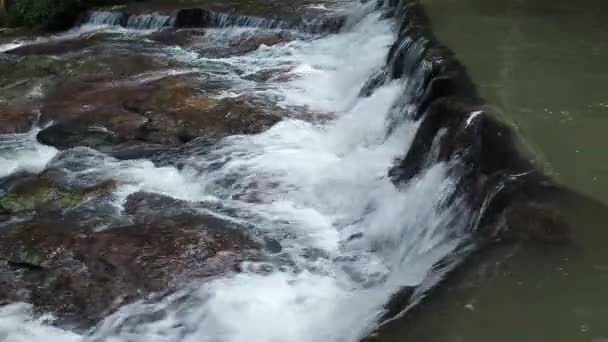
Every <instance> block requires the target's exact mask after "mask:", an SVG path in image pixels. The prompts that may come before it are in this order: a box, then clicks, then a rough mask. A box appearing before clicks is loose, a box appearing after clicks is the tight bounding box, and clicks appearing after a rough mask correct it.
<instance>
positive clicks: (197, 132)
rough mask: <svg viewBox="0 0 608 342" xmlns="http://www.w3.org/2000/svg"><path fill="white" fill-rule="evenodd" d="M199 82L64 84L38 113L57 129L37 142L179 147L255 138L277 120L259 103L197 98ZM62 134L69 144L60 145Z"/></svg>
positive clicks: (184, 79) (185, 79)
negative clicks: (210, 139)
mask: <svg viewBox="0 0 608 342" xmlns="http://www.w3.org/2000/svg"><path fill="white" fill-rule="evenodd" d="M200 83H201V81H200V80H197V79H196V78H194V77H189V76H178V77H164V78H161V79H159V80H153V81H149V82H145V81H143V82H139V81H134V82H132V83H131V82H126V83H124V84H122V85H121V84H101V85H99V84H95V83H69V84H66V85H65V86H64V87H62V88H60V89H58V90H56V91H55V92H54V93H53V94H52V95H51V96H50V99H49V100H48V101H47V102H46V103H45V104H44V106H43V107H42V110H41V112H42V121H50V120H53V121H55V122H58V123H61V125H58V126H56V127H51V128H49V129H48V130H47V131H46V132H41V134H40V138H41V139H42V140H40V141H41V142H44V143H47V144H50V145H52V146H55V147H57V148H70V147H73V146H89V147H93V148H100V146H107V145H108V144H119V143H125V142H129V141H137V140H139V141H142V142H147V143H152V144H162V145H180V144H183V143H185V142H188V141H190V140H192V139H194V138H196V137H201V136H206V137H215V138H220V137H223V136H226V135H231V134H252V133H258V132H261V131H263V130H265V129H267V128H268V127H270V126H272V125H273V124H275V123H276V122H278V121H280V120H281V115H280V112H279V110H278V108H275V107H271V106H269V105H268V104H266V103H263V102H262V101H261V100H255V99H249V98H244V97H241V98H224V99H216V98H213V97H210V96H207V95H205V94H203V93H201V92H200V90H198V89H197V88H198V87H204V84H202V85H201V84H200ZM92 127H93V128H92ZM101 127H103V128H105V130H101V129H100V128H101ZM63 135H65V136H67V137H68V139H65V140H62V139H61V136H63Z"/></svg>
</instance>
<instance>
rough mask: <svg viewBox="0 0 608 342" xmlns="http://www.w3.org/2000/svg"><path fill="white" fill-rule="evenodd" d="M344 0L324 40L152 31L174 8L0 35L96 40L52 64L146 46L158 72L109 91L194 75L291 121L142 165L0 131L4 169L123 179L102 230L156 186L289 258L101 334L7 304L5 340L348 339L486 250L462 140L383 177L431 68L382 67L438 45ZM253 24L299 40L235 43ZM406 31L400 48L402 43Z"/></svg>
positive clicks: (195, 291) (161, 302)
mask: <svg viewBox="0 0 608 342" xmlns="http://www.w3.org/2000/svg"><path fill="white" fill-rule="evenodd" d="M387 6H388V5H387ZM334 7H335V8H334ZM334 7H332V11H335V12H336V13H340V14H341V15H345V16H346V17H347V19H346V22H345V24H344V26H343V28H342V29H341V30H340V32H338V33H331V34H318V33H311V31H308V32H307V31H306V30H297V29H293V28H290V27H288V25H282V24H280V23H279V22H273V21H270V22H260V21H256V20H254V19H255V18H253V17H248V18H245V19H243V20H241V21H238V20H230V19H228V17H217V18H216V17H213V19H212V21H213V22H214V23H215V24H214V25H213V26H215V27H213V28H208V29H206V30H205V34H204V35H201V36H200V37H199V38H197V39H199V40H198V41H197V44H198V45H197V47H198V48H200V49H198V50H196V49H188V48H182V47H178V46H170V45H163V44H160V43H158V42H157V41H155V40H153V39H151V38H150V37H151V36H150V35H153V34H156V33H158V32H162V31H163V30H167V29H170V28H171V27H172V26H173V25H175V19H174V18H172V17H170V16H165V15H162V14H158V13H153V14H141V15H133V16H130V17H129V18H122V17H121V16H120V15H118V14H116V13H112V12H106V11H100V12H95V13H93V14H92V15H91V16H90V18H89V19H88V21H87V22H85V23H83V24H82V26H80V27H78V28H75V29H73V30H71V31H68V32H66V33H63V34H59V35H55V36H49V37H45V38H39V39H37V40H23V41H20V42H9V43H7V44H5V45H0V51H5V50H10V49H12V48H14V47H16V46H19V45H21V46H22V47H27V45H28V44H34V43H40V42H50V43H54V42H57V41H63V40H70V39H72V38H74V37H83V36H91V37H101V38H98V40H95V41H93V43H91V44H92V45H91V47H89V48H88V50H83V51H80V52H69V53H66V54H63V55H60V56H58V57H54V58H56V59H55V60H54V61H55V62H56V61H58V60H61V59H65V61H66V63H67V64H66V65H68V67H74V65H76V64H77V63H76V62H74V61H80V62H82V63H84V62H83V61H86V60H88V59H90V58H92V61H96V60H98V59H99V60H104V58H106V57H108V56H109V58H110V59H111V58H113V56H116V58H122V56H125V55H129V56H131V55H137V54H147V55H149V56H154V58H155V59H156V60H158V61H161V64H162V65H163V67H162V68H160V69H159V70H153V71H143V72H141V73H134V74H133V75H127V76H126V77H124V78H122V79H118V80H117V79H113V80H111V82H108V84H110V85H111V86H118V85H125V84H126V85H127V86H129V87H131V86H133V87H138V86H142V87H144V86H145V85H147V84H149V83H153V82H156V81H158V80H162V79H164V78H167V77H182V76H184V77H192V79H196V80H198V81H200V82H202V83H201V87H205V84H206V85H209V84H212V85H216V87H215V89H209V90H208V91H207V92H206V93H205V95H206V96H208V97H210V98H212V99H213V100H214V101H221V100H223V99H236V98H241V97H243V96H247V97H249V98H256V99H260V100H261V101H262V102H263V103H270V104H272V108H275V109H276V108H278V109H277V110H280V111H281V112H282V113H283V115H284V117H283V119H282V120H281V121H280V122H278V123H276V124H275V125H273V126H272V127H271V128H269V129H268V130H265V131H263V132H261V133H256V134H250V135H242V134H236V135H228V136H225V137H223V138H221V139H219V140H217V141H213V142H211V143H210V142H209V140H208V139H202V138H201V139H193V140H191V141H189V142H187V143H186V144H184V145H182V146H180V147H179V148H176V149H170V150H167V151H165V150H163V151H161V152H160V153H158V154H155V155H154V157H153V158H148V159H146V158H136V159H129V158H118V157H116V155H113V154H112V153H110V152H111V151H110V152H108V151H106V150H102V149H98V150H95V149H91V148H89V147H82V146H80V147H74V148H66V149H61V148H59V149H56V148H53V147H50V146H46V145H42V144H41V143H39V142H37V141H36V135H37V133H38V132H39V131H40V129H43V128H45V127H47V126H48V125H49V123H40V124H38V126H40V127H35V128H33V130H32V131H30V132H28V133H18V134H5V135H0V178H4V177H8V176H11V175H16V174H18V173H19V172H28V173H40V172H42V171H43V170H45V169H49V170H54V171H53V172H54V173H53V175H58V176H57V177H60V178H61V179H62V182H65V183H66V184H68V185H69V186H74V187H87V186H91V185H93V184H97V183H100V182H105V181H112V182H115V184H116V188H115V189H114V191H113V192H112V194H111V196H108V197H106V198H103V199H101V200H100V202H92V203H89V204H88V205H93V210H94V213H95V214H94V216H95V217H96V218H95V219H91V220H92V221H91V222H96V223H99V222H101V224H99V227H98V228H99V229H104V228H105V226H107V225H112V224H113V222H118V223H119V224H122V223H123V222H125V221H124V220H125V218H124V217H123V210H124V205H125V202H126V201H127V198H128V197H129V196H130V195H133V194H135V193H137V192H141V191H145V192H148V193H155V194H160V195H164V196H169V197H171V198H173V199H176V200H182V201H185V202H187V203H191V205H192V208H191V209H192V210H195V211H198V212H201V213H204V214H205V215H211V216H214V217H217V218H219V219H222V220H225V221H227V222H233V223H235V224H238V225H239V226H240V227H243V228H242V229H247V230H248V232H249V233H251V234H253V235H255V236H258V237H260V239H265V240H272V241H278V243H280V251H278V252H277V251H275V252H272V253H267V255H265V257H264V258H263V260H262V261H256V260H254V261H246V262H243V263H242V264H241V265H240V272H227V273H225V274H220V275H217V276H214V277H212V278H210V279H204V280H201V281H197V280H195V281H192V282H190V283H188V284H187V285H184V286H181V287H180V288H179V289H178V290H177V291H175V292H173V293H170V294H167V295H163V296H158V297H154V296H150V298H149V299H146V300H140V301H136V302H134V303H130V304H126V305H123V306H122V307H120V309H118V310H117V311H116V312H113V313H111V314H110V315H109V316H108V317H106V318H105V319H104V320H103V321H102V322H100V323H98V324H96V325H95V326H94V327H92V328H90V329H68V328H65V327H63V326H55V325H52V324H51V323H52V317H51V316H50V315H46V316H42V317H39V316H38V315H34V314H33V312H32V307H31V305H29V304H25V303H22V304H11V305H8V306H4V307H0V341H6V342H26V341H27V342H38V341H40V342H54V341H74V342H76V341H78V342H81V341H82V342H85V341H90V342H95V341H109V342H110V341H111V342H144V341H145V342H177V341H183V342H194V341H197V342H199V341H209V342H219V341H226V342H242V341H260V342H261V341H269V342H270V341H290V342H292V341H293V342H309V341H336V342H338V341H339V342H354V341H360V340H362V339H364V338H366V337H367V336H369V335H370V334H371V333H372V332H373V331H374V330H375V329H377V328H378V326H379V325H381V324H383V322H385V321H386V320H387V319H391V318H394V317H395V316H401V315H403V314H405V313H407V312H408V311H409V310H411V309H412V308H414V307H415V306H416V304H418V303H419V302H420V300H422V299H423V298H424V297H425V295H426V293H427V291H428V290H430V289H431V288H433V287H434V286H435V285H437V284H438V283H439V282H440V281H441V280H442V279H443V277H444V276H445V275H446V274H447V273H448V272H449V271H451V270H452V269H453V268H454V267H455V266H457V265H458V264H459V263H460V262H461V261H462V260H463V258H464V257H465V256H467V255H468V254H469V252H471V251H472V250H473V248H474V247H476V246H477V245H476V243H475V239H474V237H473V234H472V233H473V232H474V231H475V230H476V229H477V228H478V227H477V224H478V223H479V221H480V218H481V213H482V212H483V211H484V210H485V205H486V204H487V203H486V197H484V196H486V195H482V196H481V197H482V198H483V199H484V200H483V201H481V200H478V199H477V197H474V198H473V197H469V196H468V194H466V193H465V194H463V192H462V189H463V188H465V189H469V188H467V186H468V185H463V184H468V183H466V182H468V180H467V179H468V178H467V176H466V175H467V172H468V171H462V172H460V171H458V172H455V171H454V170H460V169H459V168H458V166H454V165H459V164H458V162H459V160H458V159H459V158H460V157H462V158H463V159H466V158H468V154H467V153H469V149H466V150H465V152H462V153H460V152H459V153H460V154H459V153H456V152H454V153H455V155H456V156H457V157H454V158H452V159H451V160H450V161H445V160H442V159H441V158H440V157H439V156H440V155H442V153H444V151H443V150H441V149H440V148H439V147H437V146H438V145H437V144H438V143H437V141H439V140H442V137H443V136H447V135H448V133H446V130H445V129H440V130H439V132H438V133H437V137H436V138H435V139H434V140H433V143H432V144H431V145H432V146H431V147H430V150H429V151H428V154H429V156H431V157H435V156H436V158H435V159H433V158H431V157H429V158H427V160H426V161H425V162H424V168H422V169H421V170H419V172H418V173H417V174H416V175H415V176H414V177H412V178H411V179H410V180H408V181H407V182H405V181H404V182H402V183H401V184H399V185H396V181H395V177H394V175H392V177H391V176H389V170H390V169H391V168H393V167H394V166H395V165H396V161H398V160H400V159H401V158H403V157H404V154H405V153H406V152H407V151H408V150H409V149H410V145H411V144H412V142H413V141H414V139H415V137H416V134H417V132H418V129H419V128H420V125H421V121H420V120H417V119H418V118H417V114H416V111H417V110H418V109H419V108H418V106H422V103H424V100H421V99H422V98H424V96H423V95H424V94H423V93H425V89H424V87H425V86H426V85H427V83H426V82H427V81H428V78H429V77H430V76H428V75H429V74H430V73H431V71H429V70H430V69H429V67H428V66H427V65H426V64H424V63H421V66H418V65H417V64H416V66H409V68H410V69H411V70H405V71H403V70H401V74H398V72H397V71H386V70H388V69H386V68H387V67H386V64H387V56H393V60H392V61H391V59H390V58H389V68H393V69H395V70H397V69H399V67H398V66H395V65H397V64H398V62H396V61H395V60H396V59H397V58H398V57H399V56H397V57H395V51H397V53H398V52H399V51H400V50H399V49H404V50H403V51H407V55H406V56H400V57H403V59H404V60H408V58H410V59H415V58H419V56H416V55H415V54H416V53H417V52H422V51H423V50H424V49H425V48H426V46H427V45H426V44H431V43H428V42H427V41H426V40H424V41H417V40H416V39H414V38H412V39H409V38H405V39H404V38H403V37H398V36H399V34H400V33H401V34H403V32H404V31H401V32H399V30H398V27H397V28H396V26H398V25H397V23H396V20H395V19H394V18H387V17H388V16H387V15H386V13H385V11H383V10H382V9H378V8H376V2H375V1H373V2H370V3H366V4H362V3H360V2H359V1H353V2H352V3H338V4H337V5H336V6H334ZM323 8H325V7H324V6H323ZM260 32H263V33H268V34H275V33H277V32H287V33H288V34H289V37H290V40H288V41H285V42H282V43H279V44H273V45H269V46H267V45H261V46H259V47H258V48H257V49H253V50H252V51H246V52H245V53H238V54H237V53H230V51H232V50H230V49H232V48H233V45H231V43H230V42H232V41H234V40H242V39H243V37H249V36H252V37H253V36H256V35H259V34H260ZM282 34H283V33H282ZM397 39H402V41H401V43H400V44H397V45H393V44H394V42H395V41H396V40H397ZM431 42H432V41H431ZM391 46H393V49H392V51H389V50H391ZM395 46H397V48H395ZM405 47H407V49H405ZM210 51H212V52H213V53H210ZM218 51H219V52H218ZM20 63H21V62H20ZM62 63H63V62H62ZM100 63H101V62H100ZM104 63H105V62H104ZM393 64H394V65H393ZM417 68H418V69H417ZM274 70H287V71H288V74H289V75H288V76H289V77H288V78H286V79H280V80H279V79H270V80H268V81H259V80H257V79H255V78H254V77H253V76H255V75H260V74H261V73H264V72H267V71H274ZM93 73H95V71H93ZM383 73H384V74H383ZM391 73H392V76H387V75H389V74H391ZM379 75H383V77H381V78H379ZM15 81H18V82H16V83H13V84H8V83H3V84H2V87H3V88H0V89H1V90H0V91H2V90H4V91H5V92H6V93H5V94H7V95H3V96H4V97H3V98H2V99H0V103H1V101H5V102H9V101H11V100H12V99H11V98H10V96H12V95H8V94H9V93H10V94H13V91H15V92H16V93H19V92H22V93H27V94H30V95H29V96H31V97H32V98H39V97H44V95H45V94H44V93H45V91H46V90H47V89H51V88H52V87H53V86H54V83H53V82H55V80H54V79H53V78H52V77H48V76H45V75H40V77H38V78H31V79H30V80H27V81H22V80H15ZM372 81H373V82H372ZM21 90H23V91H21ZM364 95H368V96H364ZM15 96H17V95H15ZM269 108H270V107H269ZM480 115H482V113H481V112H473V113H471V115H470V116H469V117H468V119H466V121H465V124H464V126H463V127H464V128H463V129H465V130H468V129H473V128H471V127H474V126H475V124H476V122H477V121H478V117H479V116H480ZM311 116H313V117H315V118H316V117H319V118H322V119H311ZM94 129H95V132H101V133H99V134H104V133H103V132H105V131H104V130H105V129H104V128H101V127H95V128H94ZM466 160H467V162H468V159H466ZM464 164H466V163H464ZM510 171H511V170H510ZM512 171H516V170H512ZM519 176H520V174H517V176H513V179H515V178H516V177H519ZM488 179H491V177H488ZM476 181H477V180H476ZM479 182H481V181H479ZM499 188H500V187H499ZM484 189H485V188H484ZM484 191H485V190H484ZM0 195H1V193H0ZM488 196H489V195H488ZM490 197H491V196H490ZM471 198H473V199H471ZM482 202H483V203H482ZM471 203H473V204H471ZM480 203H481V204H480ZM478 204H479V205H480V207H476V205H478ZM19 219H21V218H19ZM87 222H88V221H87ZM0 229H2V228H1V227H0ZM398 293H407V295H406V298H407V300H406V301H401V302H399V303H398V304H399V305H397V306H395V307H391V306H390V305H387V304H388V303H392V302H391V299H392V298H395V297H394V296H395V294H398Z"/></svg>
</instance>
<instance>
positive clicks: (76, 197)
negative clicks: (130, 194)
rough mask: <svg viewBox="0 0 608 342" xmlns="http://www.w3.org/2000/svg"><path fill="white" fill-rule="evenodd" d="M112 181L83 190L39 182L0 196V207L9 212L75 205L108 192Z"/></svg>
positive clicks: (71, 206) (111, 187) (52, 208)
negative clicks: (26, 188) (38, 184)
mask: <svg viewBox="0 0 608 342" xmlns="http://www.w3.org/2000/svg"><path fill="white" fill-rule="evenodd" d="M113 188H114V183H113V182H105V183H102V184H100V185H98V186H96V187H93V188H90V189H84V190H80V189H79V190H68V189H63V188H61V187H59V186H58V185H53V184H41V185H40V186H37V187H36V186H35V187H33V188H31V189H28V190H27V191H15V192H10V193H8V194H5V195H4V196H2V197H0V207H1V208H4V210H7V211H9V212H13V213H15V212H21V211H28V210H40V209H42V210H59V209H71V208H75V207H77V206H78V205H79V204H81V203H82V202H84V201H85V200H87V199H88V198H90V197H94V196H98V195H102V194H105V193H108V192H110V191H111V190H112V189H113Z"/></svg>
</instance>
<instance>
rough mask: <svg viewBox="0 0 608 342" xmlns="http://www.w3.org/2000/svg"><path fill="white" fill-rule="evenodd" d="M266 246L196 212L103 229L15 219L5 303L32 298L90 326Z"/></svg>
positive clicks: (0, 268)
mask: <svg viewBox="0 0 608 342" xmlns="http://www.w3.org/2000/svg"><path fill="white" fill-rule="evenodd" d="M213 222H214V223H216V224H217V223H218V222H220V221H213ZM258 248H259V245H258V244H257V243H256V242H254V241H252V240H250V239H249V238H248V237H247V236H245V235H244V234H243V233H241V232H240V231H237V230H234V229H230V228H225V227H222V226H219V225H205V224H203V223H201V222H197V221H196V220H191V217H183V218H181V219H180V218H175V219H174V220H173V221H172V222H171V224H168V223H162V222H157V223H149V224H136V225H131V226H126V227H118V228H113V229H110V230H106V231H103V232H94V231H92V230H91V229H89V228H86V227H84V228H83V227H79V226H75V225H73V224H69V223H66V222H61V221H38V222H35V223H26V224H23V223H21V224H13V225H11V226H8V227H4V228H3V229H2V230H1V231H0V289H2V288H6V289H7V290H6V291H0V302H5V303H6V302H12V301H15V300H19V301H27V302H30V303H32V304H34V306H35V307H36V308H37V310H38V311H40V312H54V313H55V314H56V315H58V317H59V318H60V323H72V324H77V325H79V326H82V327H85V326H88V325H90V324H92V323H94V322H96V321H98V320H100V319H101V318H103V317H105V316H106V315H107V314H109V313H111V312H112V311H114V310H116V309H117V308H118V307H119V306H120V305H122V304H125V303H128V302H131V301H134V300H136V299H139V298H143V297H144V296H147V295H150V294H152V293H156V292H164V291H171V290H174V289H176V288H177V286H179V285H184V284H185V283H187V282H188V281H191V280H193V279H205V278H207V277H210V276H216V275H219V274H222V273H225V272H230V271H235V270H237V264H238V262H239V261H241V260H243V259H245V258H251V257H252V256H253V255H254V254H255V252H254V251H255V250H256V249H258Z"/></svg>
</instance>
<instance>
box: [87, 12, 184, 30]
mask: <svg viewBox="0 0 608 342" xmlns="http://www.w3.org/2000/svg"><path fill="white" fill-rule="evenodd" d="M174 24H175V17H173V16H170V15H163V14H160V13H157V12H154V13H145V14H128V13H121V12H111V11H94V12H91V14H90V15H89V18H88V20H87V21H86V22H85V25H108V26H123V27H126V28H128V29H133V30H160V29H163V28H166V27H172V26H173V25H174Z"/></svg>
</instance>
